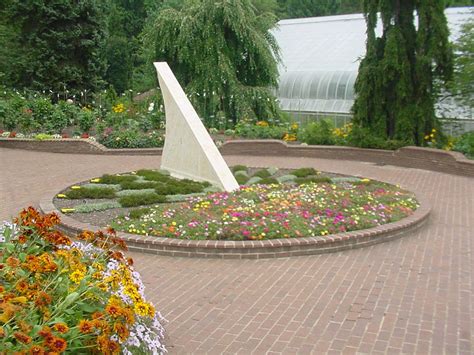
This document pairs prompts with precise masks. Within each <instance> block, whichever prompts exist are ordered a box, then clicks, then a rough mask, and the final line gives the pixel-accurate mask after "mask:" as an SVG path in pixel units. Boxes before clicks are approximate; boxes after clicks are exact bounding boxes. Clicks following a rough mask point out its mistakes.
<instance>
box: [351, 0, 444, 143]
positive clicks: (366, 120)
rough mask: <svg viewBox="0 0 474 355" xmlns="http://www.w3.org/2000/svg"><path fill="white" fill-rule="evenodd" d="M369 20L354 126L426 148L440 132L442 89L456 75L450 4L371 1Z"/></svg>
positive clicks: (367, 1) (367, 9)
mask: <svg viewBox="0 0 474 355" xmlns="http://www.w3.org/2000/svg"><path fill="white" fill-rule="evenodd" d="M378 12H380V18H379V17H378V15H377V13H378ZM364 14H365V18H366V22H367V51H366V55H365V58H364V59H363V60H362V62H361V65H360V69H359V75H358V77H357V81H356V86H355V90H356V95H357V96H356V100H355V103H354V107H353V110H354V122H355V123H356V124H357V125H359V126H362V127H364V128H367V129H368V130H369V131H370V132H371V133H372V134H374V135H376V136H378V137H384V138H387V139H397V140H402V141H405V142H407V143H411V144H413V143H414V144H417V145H421V144H422V143H423V137H424V136H425V134H426V133H428V132H430V131H431V129H433V128H439V124H438V122H437V120H436V116H435V110H434V103H435V100H436V96H437V87H438V85H439V83H440V81H448V80H449V79H450V78H451V75H452V49H451V46H450V44H449V41H448V35H449V31H448V26H447V22H446V17H445V15H444V1H443V0H437V1H432V0H365V1H364ZM378 21H381V24H382V26H381V29H382V31H381V35H380V36H378V35H377V31H376V28H377V22H378ZM415 22H417V24H415Z"/></svg>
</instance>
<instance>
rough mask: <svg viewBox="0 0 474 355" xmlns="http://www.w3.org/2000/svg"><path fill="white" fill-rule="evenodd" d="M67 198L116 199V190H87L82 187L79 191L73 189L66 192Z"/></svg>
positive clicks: (105, 188)
mask: <svg viewBox="0 0 474 355" xmlns="http://www.w3.org/2000/svg"><path fill="white" fill-rule="evenodd" d="M66 196H67V198H70V199H79V198H91V199H97V198H114V197H115V190H114V189H111V188H107V187H104V188H92V189H91V188H87V187H81V188H79V189H72V190H69V191H68V192H66Z"/></svg>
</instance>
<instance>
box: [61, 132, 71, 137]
mask: <svg viewBox="0 0 474 355" xmlns="http://www.w3.org/2000/svg"><path fill="white" fill-rule="evenodd" d="M61 137H63V138H69V135H68V134H67V133H63V134H62V135H61Z"/></svg>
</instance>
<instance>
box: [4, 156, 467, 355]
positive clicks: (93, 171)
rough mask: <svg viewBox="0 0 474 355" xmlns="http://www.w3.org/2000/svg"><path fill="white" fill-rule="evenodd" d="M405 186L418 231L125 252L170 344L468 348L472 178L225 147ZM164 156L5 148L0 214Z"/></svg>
mask: <svg viewBox="0 0 474 355" xmlns="http://www.w3.org/2000/svg"><path fill="white" fill-rule="evenodd" d="M226 160H227V161H228V162H229V164H236V163H243V164H247V165H249V166H281V167H302V166H313V167H315V168H317V169H320V170H325V171H332V172H337V173H345V174H352V175H359V176H366V177H369V178H374V179H379V180H383V181H387V182H392V183H397V184H400V185H401V186H402V187H406V188H408V189H410V190H412V191H415V192H417V193H418V194H420V195H423V196H425V197H426V198H427V199H428V200H429V201H431V203H432V205H433V206H434V207H433V211H432V214H431V217H430V220H429V222H428V224H426V225H425V227H423V229H422V230H420V231H418V232H416V233H412V234H411V235H407V236H406V237H405V238H402V239H399V240H397V241H394V242H389V243H383V244H379V245H376V246H373V247H369V248H364V249H358V250H352V251H344V252H340V253H335V254H325V255H316V256H308V257H293V258H283V259H274V260H205V259H187V258H172V257H161V256H154V255H146V254H136V253H132V256H133V257H134V259H135V262H136V265H137V268H138V269H139V271H140V272H141V273H142V276H143V278H144V281H145V284H146V286H147V295H148V297H149V298H150V299H151V300H152V301H154V302H155V304H156V305H157V308H158V309H159V310H161V312H162V313H163V315H164V316H165V317H166V318H167V319H168V321H169V323H168V324H167V325H166V329H167V339H166V344H167V347H168V349H169V351H170V353H181V354H184V353H212V354H220V353H232V354H233V353H241V354H250V353H253V354H263V353H275V354H276V353H287V354H288V353H290V354H292V353H299V354H306V353H315V354H319V353H327V352H328V353H334V354H336V353H348V354H352V353H357V352H358V353H371V354H372V353H374V354H375V353H417V354H426V353H433V354H438V353H440V354H441V353H447V354H468V353H473V352H474V345H473V331H474V309H473V307H474V262H473V261H474V254H473V252H474V179H472V178H466V177H458V176H451V175H446V174H440V173H433V172H428V171H423V170H416V169H406V168H398V167H393V166H374V165H372V164H368V163H359V162H350V161H334V160H322V159H308V158H295V159H290V160H282V159H279V158H266V157H237V156H232V157H226ZM158 166H159V157H150V156H148V157H118V156H117V157H116V156H92V155H65V154H51V153H40V152H30V151H20V150H8V149H0V167H1V168H0V218H1V219H6V218H9V217H10V216H13V215H15V214H16V213H17V212H18V211H19V210H20V209H21V208H23V207H25V206H27V205H31V204H32V205H37V202H38V201H39V200H40V198H41V197H43V196H44V195H48V194H49V195H51V196H52V195H53V194H55V193H56V192H57V191H58V190H60V189H61V188H63V187H65V186H67V185H70V184H73V183H75V182H78V181H81V180H85V179H89V178H92V177H96V176H99V175H102V174H104V173H115V172H125V171H130V170H134V169H137V168H156V167H158Z"/></svg>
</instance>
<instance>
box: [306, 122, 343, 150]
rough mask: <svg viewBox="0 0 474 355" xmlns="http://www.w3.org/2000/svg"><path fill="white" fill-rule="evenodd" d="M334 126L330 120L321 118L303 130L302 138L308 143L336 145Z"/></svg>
mask: <svg viewBox="0 0 474 355" xmlns="http://www.w3.org/2000/svg"><path fill="white" fill-rule="evenodd" d="M333 130H334V126H333V124H332V123H331V122H330V121H328V120H319V121H316V122H312V123H309V124H308V125H307V126H306V127H305V128H304V129H303V131H302V132H301V135H300V140H301V141H302V142H305V143H307V144H314V145H334V144H336V141H335V139H334V136H333Z"/></svg>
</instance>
